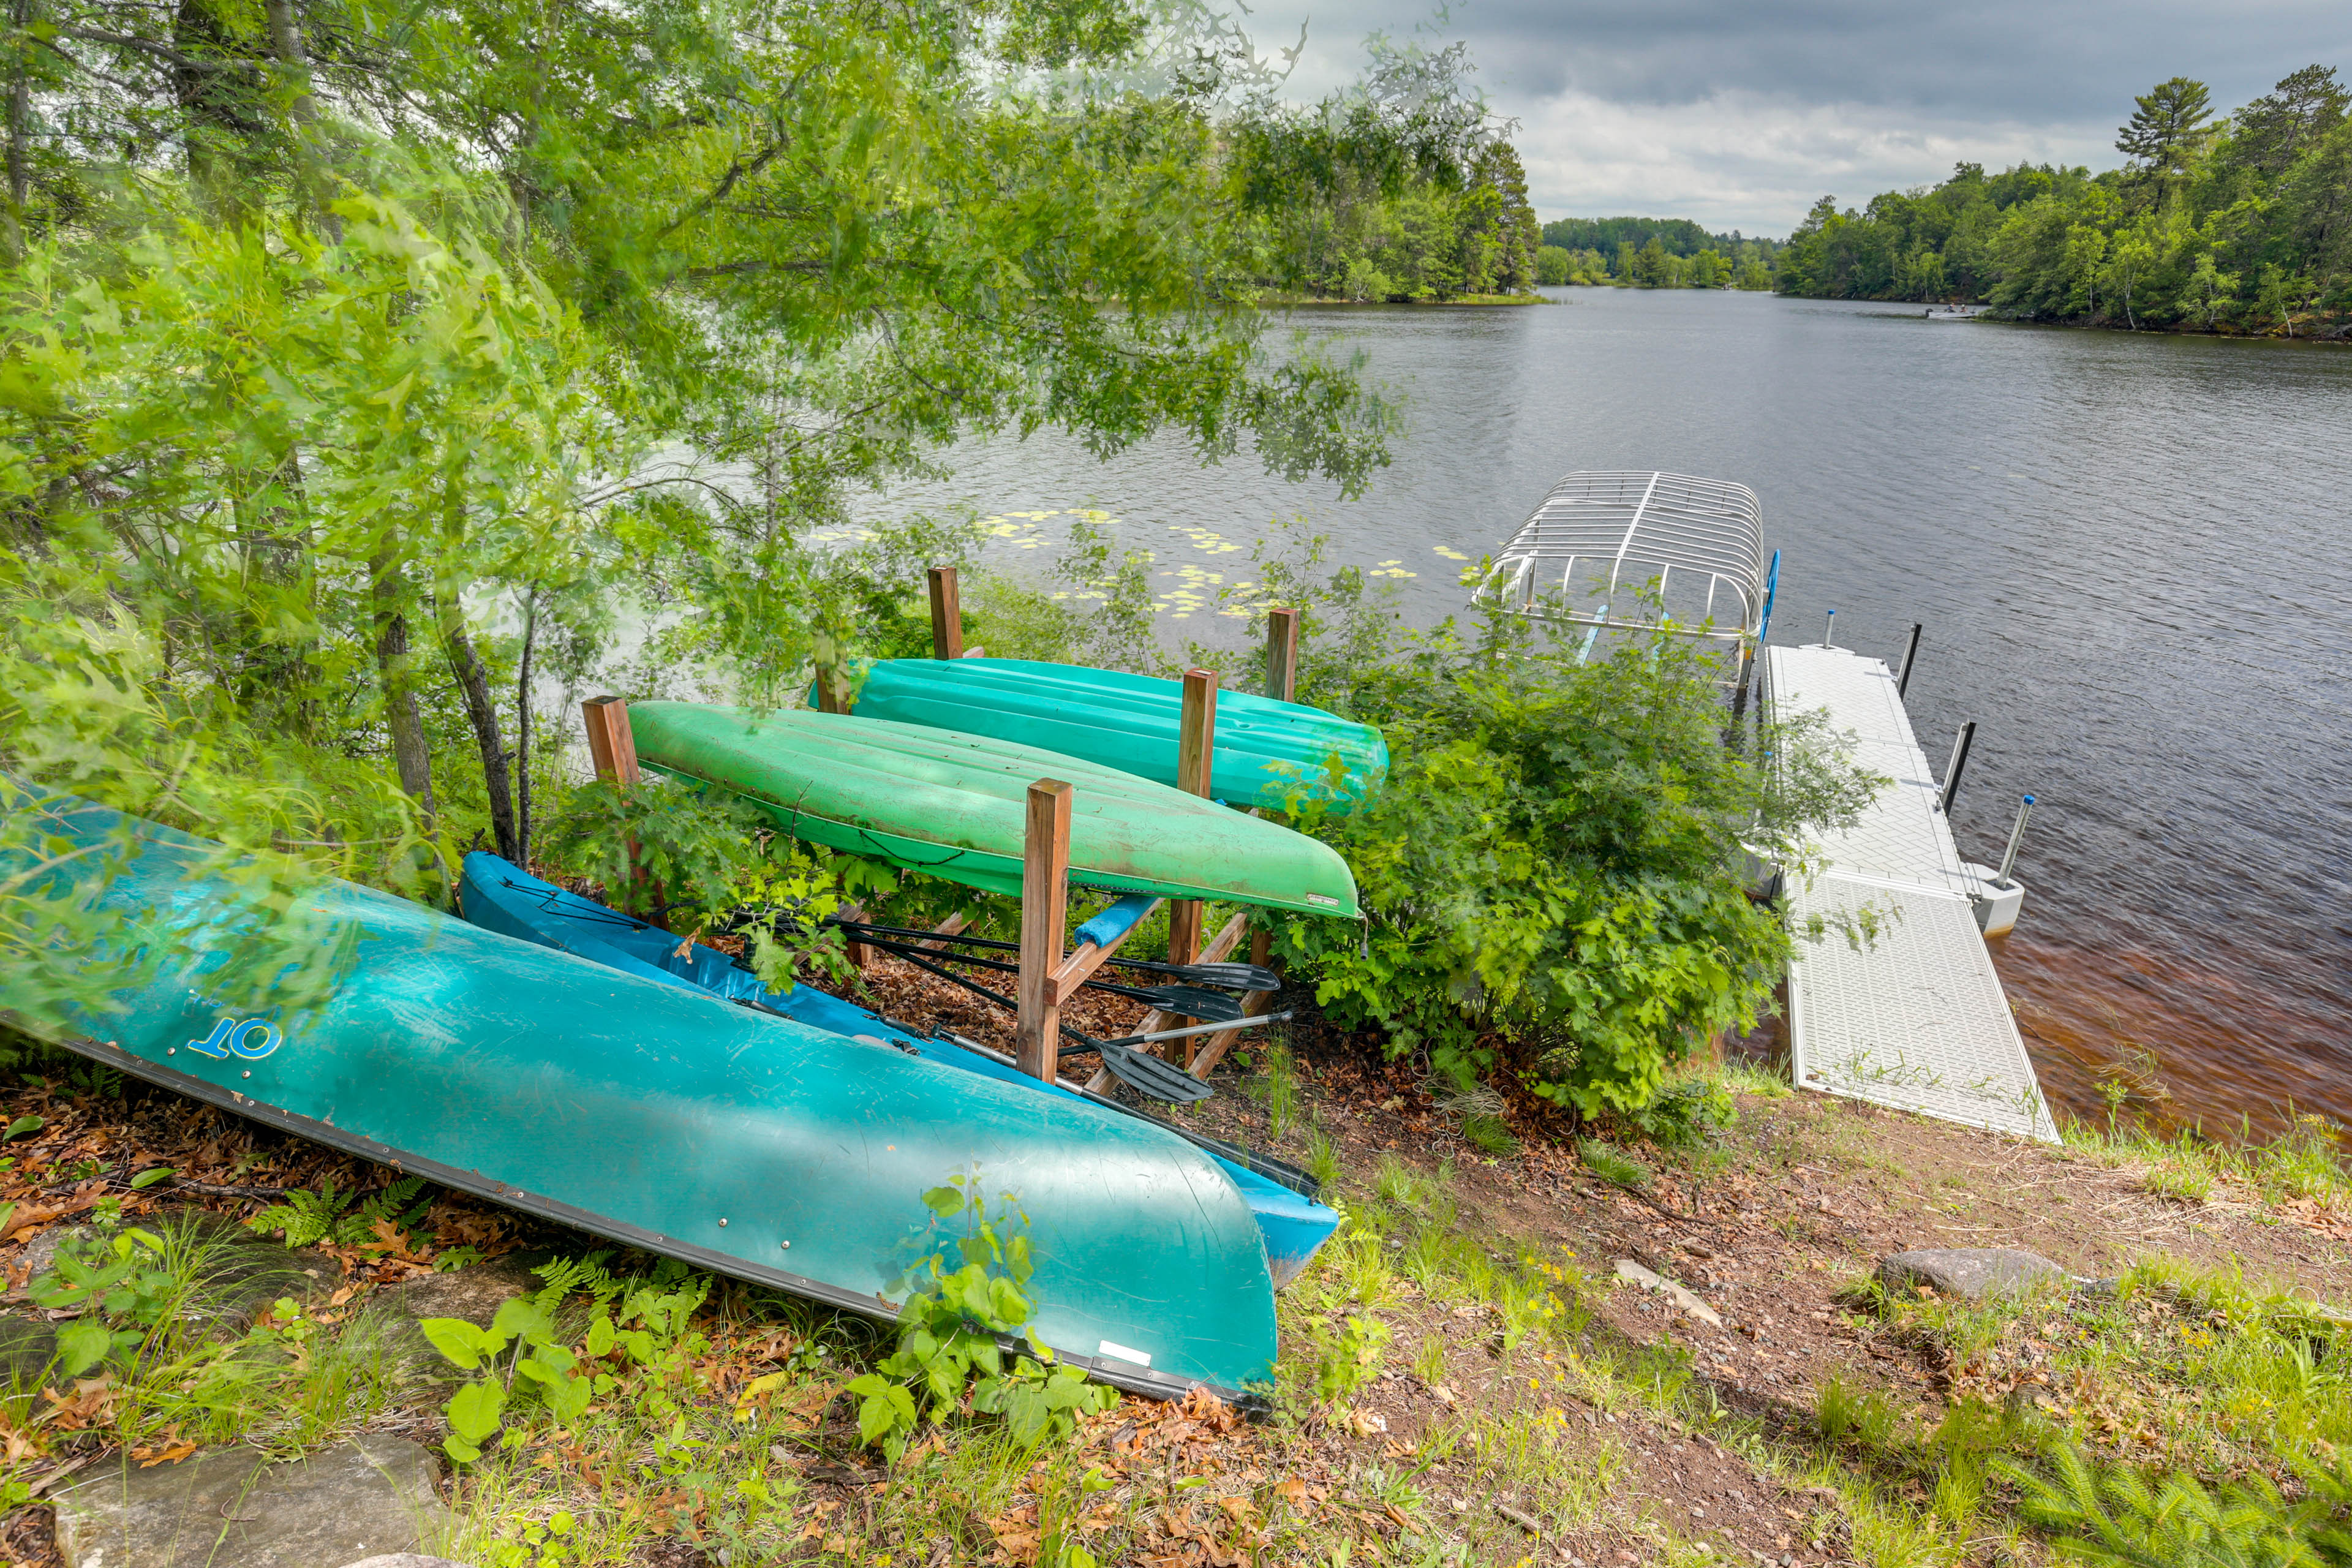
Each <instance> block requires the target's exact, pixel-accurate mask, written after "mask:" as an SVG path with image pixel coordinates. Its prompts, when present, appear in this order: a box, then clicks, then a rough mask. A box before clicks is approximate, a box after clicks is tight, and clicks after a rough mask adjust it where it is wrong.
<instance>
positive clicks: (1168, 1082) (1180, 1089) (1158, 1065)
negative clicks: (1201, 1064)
mask: <svg viewBox="0 0 2352 1568" xmlns="http://www.w3.org/2000/svg"><path fill="white" fill-rule="evenodd" d="M1102 1059H1103V1066H1105V1067H1107V1068H1110V1076H1111V1077H1113V1078H1115V1079H1118V1080H1119V1081H1120V1082H1121V1083H1124V1084H1126V1085H1127V1086H1128V1087H1129V1089H1134V1090H1135V1091H1136V1092H1137V1093H1139V1094H1148V1095H1150V1097H1151V1098H1152V1099H1154V1100H1176V1101H1180V1102H1181V1103H1184V1104H1191V1103H1192V1102H1193V1101H1194V1100H1206V1099H1208V1098H1209V1096H1210V1095H1211V1094H1212V1093H1213V1092H1214V1091H1213V1090H1212V1089H1210V1088H1209V1086H1208V1085H1207V1084H1205V1083H1202V1081H1201V1080H1200V1079H1197V1078H1194V1077H1193V1076H1192V1074H1191V1073H1189V1072H1186V1071H1185V1070H1184V1069H1183V1068H1180V1067H1178V1066H1177V1065H1176V1064H1175V1063H1174V1062H1171V1061H1169V1060H1167V1059H1165V1058H1160V1057H1155V1056H1153V1055H1152V1054H1151V1053H1150V1052H1149V1051H1138V1050H1130V1049H1129V1048H1128V1047H1125V1046H1112V1045H1106V1046H1104V1047H1102Z"/></svg>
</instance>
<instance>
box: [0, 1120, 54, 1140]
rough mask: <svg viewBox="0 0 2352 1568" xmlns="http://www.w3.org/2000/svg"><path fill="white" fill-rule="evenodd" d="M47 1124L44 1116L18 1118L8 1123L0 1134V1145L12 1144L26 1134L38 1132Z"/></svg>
mask: <svg viewBox="0 0 2352 1568" xmlns="http://www.w3.org/2000/svg"><path fill="white" fill-rule="evenodd" d="M48 1124H49V1123H48V1119H47V1117H44V1116H19V1117H18V1118H16V1121H11V1122H10V1123H8V1131H6V1132H5V1133H0V1143H14V1142H16V1140H17V1139H19V1138H22V1137H24V1136H25V1135H26V1133H28V1132H38V1131H40V1130H41V1129H42V1128H44V1127H47V1125H48Z"/></svg>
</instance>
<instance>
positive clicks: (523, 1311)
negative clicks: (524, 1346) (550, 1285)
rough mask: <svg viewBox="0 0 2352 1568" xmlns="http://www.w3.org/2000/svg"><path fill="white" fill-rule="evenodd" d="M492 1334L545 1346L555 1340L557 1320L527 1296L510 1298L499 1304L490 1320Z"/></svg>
mask: <svg viewBox="0 0 2352 1568" xmlns="http://www.w3.org/2000/svg"><path fill="white" fill-rule="evenodd" d="M490 1332H492V1333H494V1334H498V1335H500V1336H502V1340H503V1339H505V1338H511V1339H518V1340H521V1341H523V1342H526V1343H529V1344H534V1345H543V1344H548V1343H551V1342H553V1340H554V1339H555V1320H554V1318H552V1317H551V1316H550V1315H549V1313H548V1310H547V1309H546V1308H544V1307H542V1306H541V1305H540V1304H539V1303H538V1302H536V1301H534V1300H530V1298H529V1297H527V1296H509V1297H508V1298H507V1299H506V1300H503V1301H501V1302H499V1310H497V1312H495V1313H493V1314H492V1315H491V1318H490Z"/></svg>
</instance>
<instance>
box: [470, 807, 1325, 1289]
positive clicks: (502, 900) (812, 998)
mask: <svg viewBox="0 0 2352 1568" xmlns="http://www.w3.org/2000/svg"><path fill="white" fill-rule="evenodd" d="M458 891H459V895H460V898H461V899H462V900H463V903H464V907H465V914H466V918H467V920H468V921H472V922H473V923H474V924H476V925H478V926H481V927H483V928H484V929H486V930H488V931H500V932H503V933H505V934H506V935H508V936H514V937H520V938H521V939H522V940H523V941H525V942H538V943H540V944H541V945H542V946H546V947H552V948H560V949H561V950H562V951H563V952H572V953H577V954H579V955H580V956H581V957H583V958H586V959H592V960H593V961H594V962H596V963H602V964H606V965H609V966H610V967H612V968H614V969H619V970H624V971H626V972H627V973H632V974H643V975H646V976H647V977H648V978H650V979H653V980H656V981H659V982H660V983H662V984H668V985H691V986H698V987H700V988H701V989H702V990H705V991H708V992H710V993H712V994H715V995H718V996H721V997H724V998H726V999H727V1000H729V1001H730V1002H738V1003H742V1004H746V1005H751V1006H755V1007H764V1008H768V1009H771V1010H772V1011H774V1012H777V1013H781V1014H782V1015H783V1016H785V1017H787V1018H792V1019H794V1020H796V1021H798V1022H800V1023H803V1024H806V1025H808V1026H810V1027H812V1028H818V1029H827V1030H830V1031H832V1032H833V1033H834V1034H836V1035H846V1036H848V1037H850V1038H852V1039H865V1040H868V1041H872V1040H879V1041H881V1042H882V1043H883V1044H885V1045H889V1046H893V1047H897V1048H898V1049H899V1050H902V1051H906V1052H908V1053H909V1054H911V1055H914V1056H919V1057H920V1058H923V1059H924V1060H925V1061H929V1062H938V1063H940V1064H941V1065H942V1066H946V1067H950V1068H956V1069H957V1070H959V1071H961V1072H969V1073H977V1074H979V1075H980V1076H981V1077H982V1078H988V1079H995V1080H996V1081H998V1082H1000V1083H1008V1084H1013V1085H1014V1086H1016V1087H1018V1088H1020V1089H1026V1090H1028V1091H1029V1092H1031V1093H1034V1094H1048V1095H1060V1096H1063V1097H1065V1098H1078V1099H1084V1100H1087V1101H1088V1102H1089V1103H1092V1104H1097V1105H1104V1106H1108V1107H1111V1108H1112V1109H1114V1110H1118V1112H1119V1113H1120V1114H1122V1115H1127V1116H1139V1115H1141V1112H1139V1111H1135V1110H1129V1108H1127V1107H1125V1106H1122V1105H1119V1104H1118V1102H1117V1101H1115V1100H1101V1099H1097V1097H1095V1096H1093V1095H1089V1094H1087V1093H1086V1092H1085V1091H1084V1090H1082V1089H1081V1090H1076V1091H1073V1090H1071V1089H1064V1088H1062V1087H1061V1086H1060V1085H1058V1084H1046V1083H1041V1082H1039V1081H1038V1080H1037V1079H1034V1078H1031V1077H1030V1076H1029V1075H1028V1074H1026V1073H1024V1072H1022V1071H1021V1070H1020V1069H1019V1068H1014V1067H1013V1066H1011V1065H1010V1064H1009V1063H1007V1062H1005V1061H1004V1060H1003V1058H1000V1057H998V1056H996V1055H994V1054H993V1053H989V1054H982V1051H980V1050H979V1049H976V1048H974V1047H971V1046H968V1045H961V1044H958V1043H956V1042H955V1041H953V1040H942V1039H935V1038H933V1037H929V1036H928V1035H920V1034H917V1033H915V1032H914V1031H912V1030H909V1029H907V1028H903V1027H901V1026H898V1025H897V1024H894V1023H891V1022H890V1021H889V1020H888V1019H887V1018H884V1017H883V1016H880V1015H879V1014H877V1013H872V1012H868V1011H867V1010H866V1009H865V1008H863V1007H860V1006H858V1005H856V1004H854V1003H850V1002H845V1001H843V1000H842V999H841V998H840V997H838V996H829V995H827V994H825V993H824V992H822V991H819V990H818V989H817V988H816V987H815V986H814V985H795V986H793V988H792V989H791V990H790V991H786V992H783V993H781V994H772V993H771V992H770V991H769V990H768V988H767V987H766V986H764V985H762V984H761V983H760V981H759V978H758V977H757V976H756V975H754V974H753V973H751V971H750V970H749V969H747V968H745V967H743V965H741V964H740V963H738V962H737V961H736V960H735V959H733V958H731V957H730V956H729V955H728V954H726V953H723V952H719V950H718V949H717V948H714V947H706V946H705V945H703V944H702V943H701V942H680V941H679V940H678V939H677V937H675V936H673V935H672V934H670V933H669V932H668V931H663V930H661V929H659V928H658V927H656V926H651V925H648V924H646V922H645V921H641V920H637V919H635V918H634V917H632V916H629V915H625V914H623V913H622V912H621V911H619V910H613V909H607V908H605V907H604V905H603V904H600V903H597V902H596V901H595V900H593V899H583V898H582V897H581V896H580V895H579V894H577V893H573V892H569V891H566V890H565V889H562V888H559V887H557V886H556V885H555V884H554V883H552V882H548V881H543V880H541V879H539V878H537V877H534V876H532V875H530V873H529V872H527V871H524V870H522V869H520V868H518V867H516V866H515V865H514V864H513V863H512V862H511V861H507V860H501V859H500V858H498V857H497V856H495V855H490V854H486V853H484V852H483V851H481V850H476V851H474V852H473V853H472V854H470V855H468V856H467V857H466V861H465V866H464V869H463V874H462V877H461V879H460V880H459V883H458ZM1145 1120H1147V1121H1152V1122H1153V1125H1155V1126H1163V1127H1164V1126H1166V1125H1167V1124H1166V1123H1165V1122H1160V1121H1156V1120H1155V1119H1152V1118H1145ZM1170 1131H1175V1132H1176V1134H1177V1136H1178V1137H1181V1138H1182V1139H1184V1140H1185V1141H1186V1142H1190V1143H1193V1144H1196V1145H1198V1146H1199V1147H1201V1148H1202V1149H1205V1150H1206V1151H1207V1152H1208V1154H1209V1157H1210V1158H1211V1159H1213V1160H1214V1161H1215V1162H1216V1163H1217V1164H1218V1166H1219V1167H1220V1168H1221V1169H1222V1170H1223V1172H1224V1173H1225V1175H1226V1177H1227V1178H1228V1179H1229V1180H1230V1181H1232V1183H1233V1184H1234V1186H1235V1187H1236V1188H1237V1189H1239V1190H1240V1192H1241V1194H1242V1199H1243V1201H1244V1202H1245V1203H1247V1204H1248V1205H1249V1206H1250V1213H1251V1214H1252V1215H1254V1216H1255V1218H1256V1220H1257V1228H1258V1234H1259V1236H1260V1237H1263V1238H1264V1240H1265V1262H1266V1268H1267V1271H1268V1272H1269V1273H1270V1274H1271V1275H1272V1276H1273V1278H1274V1286H1275V1289H1277V1290H1278V1289H1282V1287H1284V1286H1285V1285H1287V1284H1289V1283H1290V1282H1291V1280H1293V1279H1297V1277H1298V1273H1299V1271H1300V1270H1301V1269H1303V1268H1306V1267H1307V1262H1308V1261H1309V1260H1310V1259H1311V1258H1314V1256H1315V1252H1316V1249H1317V1248H1318V1247H1321V1246H1322V1245H1323V1243H1324V1242H1325V1241H1327V1240H1328V1239H1329V1238H1330V1236H1331V1233H1332V1231H1333V1230H1335V1229H1337V1228H1338V1226H1339V1211H1337V1210H1336V1209H1331V1208H1328V1207H1326V1206H1325V1205H1322V1204H1319V1203H1317V1202H1316V1201H1315V1194H1316V1191H1317V1184H1316V1181H1315V1178H1314V1177H1312V1176H1310V1175H1308V1174H1307V1173H1306V1172H1304V1171H1301V1170H1298V1169H1297V1168H1295V1167H1293V1166H1289V1165H1286V1164H1284V1163H1281V1162H1280V1161H1276V1160H1269V1159H1267V1158H1266V1157H1265V1156H1264V1155H1262V1154H1257V1153H1255V1152H1252V1151H1250V1150H1247V1149H1244V1148H1242V1147H1241V1146H1240V1145H1238V1144H1234V1143H1227V1142H1223V1140H1221V1139H1212V1138H1207V1137H1203V1136H1202V1135H1200V1134H1197V1133H1192V1132H1186V1131H1181V1130H1180V1129H1174V1128H1171V1129H1170Z"/></svg>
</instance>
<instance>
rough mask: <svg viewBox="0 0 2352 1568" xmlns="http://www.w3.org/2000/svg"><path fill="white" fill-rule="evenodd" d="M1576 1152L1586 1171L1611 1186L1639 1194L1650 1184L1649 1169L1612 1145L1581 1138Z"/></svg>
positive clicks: (1651, 1174)
mask: <svg viewBox="0 0 2352 1568" xmlns="http://www.w3.org/2000/svg"><path fill="white" fill-rule="evenodd" d="M1576 1152H1577V1154H1578V1156H1579V1157H1580V1158H1581V1159H1582V1160H1583V1161H1584V1167H1585V1169H1586V1170H1589V1171H1591V1173H1593V1174H1594V1175H1596V1176H1598V1177H1600V1178H1601V1180H1602V1181H1604V1182H1607V1183H1609V1184H1611V1185H1612V1186H1619V1187H1623V1188H1626V1189H1627V1190H1628V1191H1632V1192H1639V1191H1641V1190H1642V1189H1643V1188H1644V1187H1647V1186H1648V1185H1649V1184H1650V1182H1651V1179H1652V1176H1653V1173H1652V1172H1651V1170H1650V1167H1649V1166H1647V1165H1645V1164H1643V1163H1642V1162H1641V1161H1639V1160H1637V1159H1635V1158H1634V1157H1633V1155H1631V1154H1628V1153H1626V1152H1624V1151H1623V1150H1622V1149H1620V1148H1618V1147H1616V1146H1615V1145H1614V1144H1611V1143H1604V1142H1601V1140H1600V1139H1598V1138H1583V1139H1580V1140H1578V1141H1577V1145H1576Z"/></svg>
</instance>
